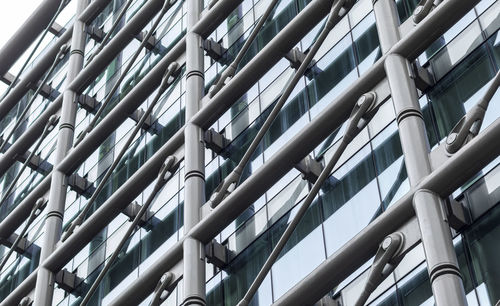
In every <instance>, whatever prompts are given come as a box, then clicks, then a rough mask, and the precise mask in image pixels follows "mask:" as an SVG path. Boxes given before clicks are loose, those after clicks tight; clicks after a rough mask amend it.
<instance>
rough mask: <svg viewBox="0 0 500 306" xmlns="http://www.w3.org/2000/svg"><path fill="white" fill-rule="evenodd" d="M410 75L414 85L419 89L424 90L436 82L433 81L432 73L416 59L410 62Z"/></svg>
mask: <svg viewBox="0 0 500 306" xmlns="http://www.w3.org/2000/svg"><path fill="white" fill-rule="evenodd" d="M409 70H410V74H411V75H410V77H411V78H412V79H413V80H414V81H415V86H417V88H418V89H419V90H420V91H425V90H426V89H428V88H429V87H431V86H433V85H434V84H435V83H436V82H434V76H433V75H432V73H431V72H430V71H429V70H428V69H427V68H424V67H422V66H420V63H418V61H415V62H413V63H412V64H411V69H409Z"/></svg>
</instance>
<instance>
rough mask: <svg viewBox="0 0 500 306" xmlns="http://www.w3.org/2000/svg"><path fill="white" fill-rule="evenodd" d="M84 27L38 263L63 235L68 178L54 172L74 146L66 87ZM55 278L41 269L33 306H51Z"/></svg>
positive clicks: (78, 29) (74, 45)
mask: <svg viewBox="0 0 500 306" xmlns="http://www.w3.org/2000/svg"><path fill="white" fill-rule="evenodd" d="M89 2H90V0H77V5H76V16H80V14H81V13H83V11H84V10H85V8H86V7H87V5H88V4H89ZM86 37H87V35H86V33H85V23H84V22H82V21H81V20H76V21H75V23H74V30H73V36H72V37H71V51H70V57H69V63H68V73H67V74H66V84H67V85H66V88H65V90H64V92H63V102H62V106H61V119H60V123H59V132H58V134H57V145H56V156H55V161H54V169H53V171H52V174H51V175H52V180H51V184H50V192H49V202H48V203H47V217H46V219H45V225H44V237H43V244H42V246H41V248H42V250H41V254H40V261H41V262H43V260H45V258H47V257H48V256H49V255H50V254H52V252H53V251H54V249H55V248H56V244H57V242H58V241H59V238H60V237H61V233H62V223H63V216H64V209H65V207H66V194H67V186H68V184H67V180H68V178H67V176H66V174H65V173H63V172H61V171H60V170H59V169H57V165H58V164H59V163H60V162H61V161H62V160H63V158H64V157H65V156H66V154H67V152H68V151H69V150H70V149H71V147H72V145H73V134H74V130H75V120H76V111H77V108H78V104H77V103H75V101H76V96H77V93H76V92H75V91H74V90H72V89H71V88H70V87H69V86H68V85H69V84H71V82H73V80H74V79H75V78H76V76H77V75H78V74H79V73H80V71H81V70H82V68H83V61H84V60H85V58H84V52H85V43H86ZM54 275H55V274H54V273H53V272H52V271H49V270H47V269H45V268H44V267H40V269H38V277H37V282H36V284H37V285H36V287H35V297H34V302H33V305H34V306H45V305H51V304H52V296H53V294H54V279H55V276H54Z"/></svg>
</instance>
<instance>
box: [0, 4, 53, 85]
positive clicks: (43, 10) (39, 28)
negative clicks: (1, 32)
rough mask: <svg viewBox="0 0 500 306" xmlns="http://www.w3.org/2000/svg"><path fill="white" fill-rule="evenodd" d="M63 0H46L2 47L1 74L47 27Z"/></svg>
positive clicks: (0, 52) (0, 54)
mask: <svg viewBox="0 0 500 306" xmlns="http://www.w3.org/2000/svg"><path fill="white" fill-rule="evenodd" d="M62 1H63V0H45V1H44V2H42V3H41V4H40V5H39V6H38V7H37V8H36V9H35V11H34V12H33V13H32V14H31V15H30V17H28V19H27V20H26V21H25V22H24V24H23V25H22V26H21V27H20V28H19V30H17V31H16V33H14V35H12V37H11V39H9V41H7V43H6V44H5V46H4V47H3V48H2V49H0V58H1V59H2V61H1V62H0V75H4V74H5V73H6V72H7V71H8V70H9V69H10V68H11V67H12V65H14V63H15V62H16V61H17V60H18V59H19V57H21V55H22V54H23V53H24V51H26V50H27V49H28V47H29V46H30V45H31V43H33V42H34V41H35V39H36V38H37V37H38V35H40V33H42V32H43V30H44V29H45V28H47V26H48V24H49V22H50V21H51V19H52V17H54V14H55V13H56V12H57V9H58V8H59V6H60V5H61V3H62Z"/></svg>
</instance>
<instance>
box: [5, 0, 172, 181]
mask: <svg viewBox="0 0 500 306" xmlns="http://www.w3.org/2000/svg"><path fill="white" fill-rule="evenodd" d="M163 1H164V0H151V1H148V2H147V3H146V4H145V5H144V6H143V7H142V8H141V9H140V10H139V11H138V12H137V14H135V15H134V17H133V18H132V19H131V20H130V21H129V22H127V24H126V25H125V26H124V27H123V28H122V29H121V30H120V31H119V32H118V33H117V34H116V36H115V37H113V39H112V40H111V41H110V42H109V44H108V45H107V46H106V47H105V48H104V49H103V51H101V52H100V53H99V55H98V56H96V57H95V58H94V60H93V61H92V62H91V63H90V64H89V65H88V66H87V67H85V69H84V70H82V71H81V73H80V74H79V75H78V76H77V77H76V78H75V79H74V80H73V81H72V82H71V84H69V86H68V87H69V89H71V90H73V91H75V92H76V93H77V94H79V93H81V92H82V91H83V90H84V89H85V88H86V87H87V86H88V85H89V84H90V82H92V80H95V78H96V77H97V76H98V75H99V74H100V73H101V71H103V70H104V69H105V68H106V67H107V66H108V64H109V63H110V62H111V61H112V60H113V59H114V58H115V57H116V55H117V54H119V53H120V52H121V50H122V49H123V48H125V47H126V46H127V45H128V44H129V43H130V42H131V41H132V40H133V39H134V38H135V36H136V35H137V34H138V33H139V32H140V31H141V30H142V29H143V28H144V26H146V25H147V24H148V22H149V20H150V19H151V18H152V17H153V16H154V15H155V14H156V13H158V11H159V10H160V9H161V8H162V5H163ZM61 105H62V95H60V96H59V97H58V98H57V99H56V100H55V101H54V102H53V103H52V104H51V105H50V106H49V108H47V109H46V110H45V111H44V112H43V113H42V114H41V115H40V117H39V119H38V120H37V121H35V122H34V123H33V125H32V126H31V127H30V128H29V129H28V130H27V131H26V132H25V133H24V134H23V136H21V137H20V138H19V139H18V140H17V141H16V142H15V143H14V144H13V145H12V146H11V147H10V148H9V150H8V151H7V152H5V154H4V155H3V156H2V157H0V176H1V175H3V174H4V173H5V171H6V170H7V169H8V168H9V167H10V165H11V163H12V158H13V156H15V154H18V153H22V152H24V151H26V150H27V148H29V146H30V145H31V144H32V143H33V141H34V139H36V138H38V136H39V135H40V132H41V128H40V125H41V124H40V122H39V121H40V118H45V117H46V118H48V117H50V115H52V114H54V113H55V112H56V111H58V110H59V108H60V107H61ZM45 120H46V119H45Z"/></svg>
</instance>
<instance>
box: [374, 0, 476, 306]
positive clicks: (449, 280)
mask: <svg viewBox="0 0 500 306" xmlns="http://www.w3.org/2000/svg"><path fill="white" fill-rule="evenodd" d="M373 9H374V13H375V18H376V21H377V31H378V35H379V37H383V36H384V35H386V33H388V32H390V29H391V28H392V29H394V28H396V29H397V28H399V23H398V17H397V9H396V3H395V2H394V1H393V0H378V1H377V2H375V3H374V6H373ZM386 42H387V45H386V48H385V49H386V51H387V50H388V49H389V48H388V47H389V45H394V44H395V43H396V42H397V41H390V39H386ZM391 47H392V46H391ZM408 67H410V62H409V61H408V59H406V58H404V57H402V56H400V55H396V54H389V56H388V57H387V59H386V60H385V69H386V74H387V80H388V81H389V86H390V88H391V96H392V101H393V103H394V110H395V112H396V119H397V122H398V128H399V137H400V140H401V148H402V150H403V155H404V160H405V166H406V172H407V174H408V179H409V181H410V186H412V187H414V186H416V185H417V184H418V183H419V182H420V181H421V180H422V179H423V178H425V177H426V176H427V175H429V174H430V173H431V172H432V168H431V164H430V159H429V151H430V148H429V144H428V140H427V134H426V131H425V123H424V117H423V115H422V111H421V109H420V105H419V101H418V95H417V89H416V86H415V82H414V81H413V80H412V79H411V78H410V71H409V70H408ZM443 206H444V204H443V203H442V199H441V198H440V197H438V196H437V195H436V194H433V193H430V192H423V191H421V190H418V191H417V192H416V194H415V197H414V198H413V208H414V210H415V214H416V217H417V220H418V224H419V227H420V233H421V239H422V245H423V247H424V252H425V257H426V261H427V269H428V271H429V277H430V280H431V286H432V292H433V294H434V300H435V301H436V305H437V306H444V305H457V306H459V305H464V306H465V305H467V300H466V298H465V290H464V287H463V283H462V277H461V275H460V269H459V268H458V260H457V256H456V254H455V248H454V246H453V241H452V237H451V231H450V227H449V225H448V224H447V222H446V221H445V217H446V216H444V212H443V209H442V208H443Z"/></svg>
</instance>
